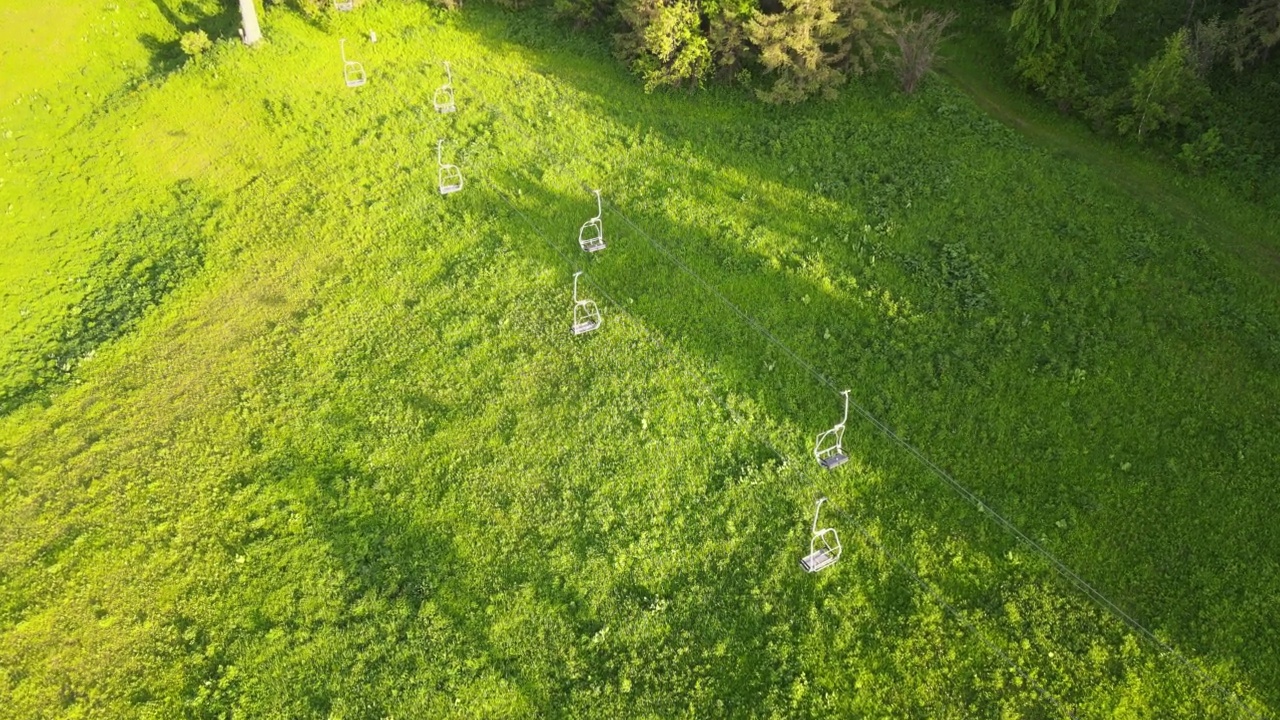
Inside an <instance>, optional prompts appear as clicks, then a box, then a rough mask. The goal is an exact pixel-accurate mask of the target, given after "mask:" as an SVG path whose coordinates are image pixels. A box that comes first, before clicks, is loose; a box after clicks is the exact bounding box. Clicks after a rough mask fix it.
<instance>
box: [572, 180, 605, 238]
mask: <svg viewBox="0 0 1280 720" xmlns="http://www.w3.org/2000/svg"><path fill="white" fill-rule="evenodd" d="M591 192H594V193H595V194H596V216H595V217H593V218H591V219H590V220H588V221H586V222H585V223H583V224H582V229H581V230H579V231H578V245H580V246H582V249H583V250H586V251H587V252H596V251H598V250H603V249H604V224H603V223H602V222H601V220H600V217H601V216H602V215H604V206H603V205H602V204H601V201H600V191H599V190H592V191H591Z"/></svg>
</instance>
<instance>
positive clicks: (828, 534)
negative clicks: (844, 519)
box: [800, 497, 842, 572]
mask: <svg viewBox="0 0 1280 720" xmlns="http://www.w3.org/2000/svg"><path fill="white" fill-rule="evenodd" d="M826 501H827V499H826V498H825V497H820V498H818V505H817V507H815V508H814V509H813V534H812V536H811V537H810V538H809V554H808V555H805V556H804V557H802V558H800V567H802V568H804V571H805V572H818V571H819V570H822V569H823V568H829V567H831V566H832V565H835V564H836V561H837V560H839V559H840V551H841V549H842V548H841V546H840V535H839V533H837V532H836V529H835V528H822V529H821V530H819V529H818V514H819V513H820V512H822V503H824V502H826Z"/></svg>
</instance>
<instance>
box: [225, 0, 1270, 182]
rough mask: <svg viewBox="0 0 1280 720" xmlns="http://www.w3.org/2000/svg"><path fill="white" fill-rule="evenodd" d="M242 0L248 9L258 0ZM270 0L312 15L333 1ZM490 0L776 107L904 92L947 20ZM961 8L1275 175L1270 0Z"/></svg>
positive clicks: (721, 4)
mask: <svg viewBox="0 0 1280 720" xmlns="http://www.w3.org/2000/svg"><path fill="white" fill-rule="evenodd" d="M236 1H238V2H239V3H240V5H241V9H242V12H243V10H244V7H245V5H249V6H250V7H252V4H253V3H252V0H236ZM268 1H270V2H287V3H289V4H291V5H293V6H294V7H295V8H297V9H299V10H301V11H303V12H305V13H307V14H310V15H316V14H319V13H322V12H325V11H327V10H328V9H329V8H330V6H331V0H268ZM366 1H371V0H366ZM430 1H432V2H435V3H437V4H440V5H443V6H445V7H447V8H458V7H460V6H461V3H462V0H430ZM493 1H494V2H496V3H497V4H499V5H501V6H503V7H506V8H508V9H512V10H521V9H525V8H528V7H531V6H535V5H540V6H544V7H548V8H549V9H550V11H551V12H553V13H554V14H555V15H556V16H558V17H560V18H561V19H562V20H564V21H565V22H567V23H569V24H572V25H573V26H574V27H575V28H577V29H579V30H582V31H586V32H594V33H597V34H600V35H604V36H607V37H609V38H610V40H611V43H612V47H613V49H614V53H615V55H616V56H617V57H618V58H619V60H621V61H622V62H624V63H625V64H626V65H627V67H628V68H630V70H631V71H632V72H633V73H635V74H636V75H637V76H638V77H639V78H640V79H641V81H642V82H643V83H644V86H645V88H646V90H650V91H652V90H656V89H659V88H684V89H688V90H694V89H697V88H702V87H705V86H706V85H708V84H711V83H726V84H739V85H742V86H744V87H747V88H750V89H751V90H752V91H753V92H754V93H755V94H756V95H757V96H758V97H759V98H760V99H761V100H763V101H766V102H771V103H799V102H803V101H806V100H809V99H811V98H834V97H835V96H836V95H838V94H839V91H840V88H841V87H843V86H844V85H845V84H846V83H848V82H850V81H851V80H854V79H856V78H861V77H863V76H865V75H867V74H868V73H871V72H873V71H876V70H879V69H882V68H887V69H889V70H890V71H891V72H893V73H894V74H895V76H896V78H897V80H898V82H899V84H900V86H901V88H902V90H903V91H904V92H907V93H911V92H914V91H915V89H916V88H917V87H918V85H919V83H920V81H921V80H922V79H923V78H924V77H925V76H927V75H928V73H929V71H930V69H931V68H932V66H933V64H934V62H935V60H936V58H937V56H938V46H939V45H940V43H941V42H942V40H943V38H944V35H945V34H946V33H947V31H948V26H949V25H951V23H952V22H953V21H954V20H955V19H956V14H955V13H954V12H950V11H948V12H939V11H934V10H922V9H916V10H914V11H909V10H906V9H905V8H904V7H902V6H900V5H899V0H493ZM908 1H910V0H908ZM357 4H359V0H357ZM963 5H964V7H965V12H966V13H974V14H975V15H978V14H984V13H1009V12H1010V11H1011V15H1010V20H1009V22H1008V24H1007V25H1006V26H1005V30H1004V33H1005V44H1006V48H1004V50H1005V51H1006V52H1005V56H1006V58H1007V67H1008V70H1009V71H1010V73H1011V74H1012V75H1013V76H1015V77H1016V78H1017V79H1018V80H1019V81H1020V82H1022V83H1024V84H1025V85H1026V86H1027V87H1028V88H1029V89H1030V90H1032V91H1034V92H1036V93H1038V94H1040V95H1042V96H1043V97H1044V98H1046V99H1047V100H1048V101H1050V102H1051V103H1052V104H1053V105H1054V106H1056V107H1057V108H1058V109H1060V110H1061V111H1063V112H1065V113H1070V114H1074V115H1077V116H1079V117H1081V118H1083V119H1085V120H1086V121H1088V122H1089V123H1091V124H1092V126H1093V127H1094V129H1095V130H1097V131H1100V132H1103V133H1110V134H1114V135H1117V136H1120V137H1123V138H1127V139H1130V140H1132V141H1134V142H1138V143H1143V144H1147V145H1157V146H1160V147H1162V148H1163V149H1164V150H1166V151H1168V152H1169V154H1171V155H1174V156H1176V157H1177V158H1178V159H1179V160H1180V161H1181V162H1182V163H1183V164H1184V165H1185V166H1186V167H1187V168H1188V169H1189V170H1191V171H1193V172H1201V171H1204V170H1206V169H1208V168H1210V167H1214V166H1216V167H1224V166H1230V167H1231V168H1232V169H1233V170H1241V169H1242V170H1243V171H1244V172H1243V175H1245V176H1247V177H1250V178H1257V177H1260V176H1270V175H1275V174H1276V172H1275V170H1274V167H1273V165H1274V164H1276V162H1277V161H1278V160H1280V118H1278V117H1277V115H1278V114H1280V113H1278V112H1277V111H1280V67H1278V66H1280V62H1277V61H1276V55H1280V52H1277V51H1276V46H1277V45H1278V44H1280V0H1012V4H1011V5H1010V2H1009V0H967V2H964V3H963ZM247 19H248V18H247ZM254 25H255V27H254V28H252V29H250V28H248V26H246V30H248V32H247V33H246V41H248V40H249V39H250V37H256V21H255V23H254ZM1250 182H1252V183H1253V188H1254V191H1255V193H1257V192H1263V190H1260V188H1262V187H1264V185H1260V184H1258V183H1257V182H1255V181H1254V180H1252V179H1251V180H1250Z"/></svg>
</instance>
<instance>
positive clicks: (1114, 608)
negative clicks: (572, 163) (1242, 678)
mask: <svg viewBox="0 0 1280 720" xmlns="http://www.w3.org/2000/svg"><path fill="white" fill-rule="evenodd" d="M497 77H498V79H502V78H501V76H497ZM473 92H474V93H476V94H477V95H479V96H480V104H482V105H484V106H487V107H489V109H490V110H491V111H493V112H496V113H500V114H501V110H500V109H498V108H496V107H494V106H493V104H492V103H491V102H489V101H488V99H487V98H486V97H485V96H484V94H483V93H482V92H480V91H479V89H478V88H477V89H474V90H473ZM396 94H397V95H399V91H398V89H397V91H396ZM485 184H486V185H489V186H490V188H491V189H492V190H494V192H495V193H496V194H497V195H498V196H499V197H500V198H501V199H502V200H503V201H504V202H506V204H507V205H508V206H510V207H511V208H512V210H514V211H515V212H516V213H517V214H518V215H519V216H520V217H521V218H522V219H523V220H524V221H525V222H526V224H528V225H529V226H530V227H532V228H533V229H534V230H535V232H537V233H538V234H539V236H541V237H542V239H543V240H544V242H546V243H547V244H548V246H549V247H551V248H552V250H553V251H554V252H555V253H556V254H557V255H559V256H560V258H561V259H562V260H563V261H564V262H565V263H566V264H568V265H569V266H570V267H574V263H573V261H572V260H571V259H570V258H569V257H568V256H567V255H566V254H565V253H564V252H563V251H562V250H561V249H560V248H559V247H558V246H556V245H555V244H554V243H552V242H551V241H550V240H548V239H547V238H546V236H545V235H543V234H542V232H541V230H539V229H538V228H537V226H536V225H534V224H533V222H532V221H531V220H530V219H529V218H528V217H527V216H526V215H525V214H524V213H523V212H522V211H521V210H520V209H519V208H518V207H516V206H515V205H514V204H513V203H512V202H511V200H510V199H509V198H508V197H507V196H506V194H505V193H503V192H502V191H501V190H499V189H498V188H497V186H496V184H493V183H485ZM583 189H584V190H587V191H589V192H593V193H594V192H595V190H594V189H592V188H588V187H586V186H585V185H584V186H583ZM600 202H601V203H602V204H604V201H603V200H601V201H600ZM607 204H608V206H609V209H610V210H611V211H613V212H614V213H615V214H616V215H618V216H619V217H620V218H621V219H622V220H623V221H624V222H626V223H627V225H629V226H630V227H631V228H632V229H633V230H635V231H636V232H637V233H639V234H640V235H641V236H643V237H644V238H645V239H646V240H648V242H649V243H650V244H651V245H652V246H653V247H654V248H655V249H657V250H658V251H659V252H660V253H661V254H662V255H663V256H665V257H667V258H668V259H669V260H671V262H672V263H674V264H675V265H677V266H678V267H680V268H681V269H682V270H683V271H684V272H685V273H686V274H688V275H689V276H690V277H692V278H693V279H694V280H695V281H697V282H698V283H699V284H700V285H702V286H703V288H704V289H705V290H707V291H708V292H710V293H711V294H712V295H714V296H715V297H717V298H718V299H719V300H720V301H721V302H722V303H723V304H724V305H726V306H727V307H728V308H730V310H732V311H733V312H734V313H735V314H736V315H738V316H739V317H740V318H741V319H742V320H743V321H744V322H746V323H747V324H748V325H749V326H751V327H752V328H754V329H755V330H756V331H757V332H759V333H761V334H762V335H764V336H765V337H766V338H767V339H768V340H769V341H770V342H771V343H772V344H774V345H775V346H776V347H777V348H779V349H780V350H781V351H782V352H783V353H785V354H786V355H788V356H789V357H790V358H791V359H792V360H793V361H794V362H795V363H796V364H797V365H799V366H800V367H802V368H804V369H805V370H806V371H807V372H809V373H810V374H811V375H812V376H813V377H814V378H815V379H817V380H818V381H819V382H820V383H821V384H823V385H825V386H826V387H827V388H828V389H830V390H831V391H832V392H833V393H837V394H841V395H843V394H844V391H840V390H839V389H838V386H837V385H836V384H835V383H834V382H832V381H831V380H830V379H828V378H827V377H826V376H825V375H823V374H822V373H821V372H820V371H818V370H817V368H815V367H814V366H813V365H811V364H810V363H809V362H807V361H806V360H805V359H804V358H802V357H801V356H799V355H798V354H797V353H796V352H794V351H793V350H791V348H790V347H788V346H787V345H786V344H785V343H783V342H782V341H781V340H780V339H779V338H778V337H777V336H775V335H774V334H773V333H772V332H770V331H769V330H768V329H767V328H765V327H764V326H763V325H761V324H760V323H759V321H757V320H756V319H755V318H754V317H752V316H751V315H749V314H748V313H746V312H745V311H743V310H742V309H741V308H740V307H738V306H737V305H736V304H735V303H733V302H732V301H731V300H729V299H728V298H727V297H725V295H724V294H723V293H721V292H720V291H719V290H718V289H716V288H715V287H714V286H713V285H711V284H710V283H709V282H707V281H706V280H704V279H703V278H702V276H700V275H699V274H698V273H697V272H695V271H694V270H692V269H691V268H690V267H689V266H688V265H686V264H685V263H684V262H683V261H681V260H680V258H679V257H678V256H676V255H675V254H674V253H673V252H671V251H670V250H669V249H667V248H666V247H665V246H664V245H662V244H661V243H659V242H658V241H657V240H655V239H654V238H653V237H652V236H651V235H650V234H649V233H647V232H645V231H644V230H643V229H641V228H640V227H639V226H637V225H636V224H635V223H634V222H633V221H632V220H631V219H630V218H629V217H628V216H627V215H626V214H625V213H623V212H622V211H621V209H620V208H618V207H617V205H615V204H614V203H612V202H608V203H607ZM585 279H586V280H587V282H588V283H589V284H591V285H592V286H594V287H595V288H596V290H597V291H599V292H600V293H601V295H602V296H603V297H604V298H605V299H606V300H607V301H608V302H609V304H611V305H613V306H614V307H617V308H620V309H622V308H623V306H622V305H620V304H619V303H618V302H617V301H616V300H615V299H614V298H613V297H612V296H611V295H610V294H609V293H608V292H607V291H606V290H605V288H603V287H602V286H601V285H600V283H599V282H598V281H596V280H595V279H594V278H593V277H591V276H587V277H586V278H585ZM624 312H625V309H624ZM659 344H661V343H660V342H659ZM703 386H704V388H707V389H708V390H709V392H711V396H712V397H713V399H715V400H716V402H717V404H719V405H721V407H722V408H724V409H725V410H726V412H728V413H730V415H732V416H733V417H735V418H737V417H738V415H737V413H735V412H734V411H733V410H732V409H731V408H729V407H728V406H726V405H724V404H723V403H721V402H720V401H719V399H718V397H717V396H715V395H714V392H713V391H710V389H709V387H708V386H707V385H706V384H705V383H703ZM849 402H850V405H852V407H853V408H854V409H855V410H856V411H857V412H858V414H859V415H861V416H862V417H864V418H865V419H866V420H867V421H868V422H870V423H872V424H873V425H874V426H875V427H876V428H877V429H879V430H880V431H881V432H883V433H884V434H885V435H886V436H888V437H889V438H890V439H891V440H893V441H894V442H896V443H897V444H898V445H900V446H902V447H903V448H904V449H905V450H907V451H908V452H909V453H910V454H911V455H912V456H913V457H915V458H916V459H917V460H918V461H919V462H921V463H922V464H923V465H925V466H926V467H927V468H928V469H929V470H930V471H932V472H933V473H934V474H935V475H937V476H938V477H939V478H941V479H942V480H943V481H945V482H946V483H947V484H949V485H951V487H952V488H953V489H954V490H955V491H956V492H957V493H958V494H959V495H961V496H962V497H963V498H964V499H966V500H968V501H969V502H970V503H971V504H973V505H974V506H975V507H977V508H978V510H979V511H980V512H982V513H984V514H989V515H990V516H991V517H992V518H994V519H995V520H996V522H997V523H998V524H999V525H1001V526H1002V527H1004V528H1005V529H1006V530H1007V531H1008V532H1009V533H1010V534H1012V535H1013V536H1014V537H1015V538H1016V539H1018V540H1020V541H1021V542H1022V543H1024V544H1025V545H1027V546H1028V547H1030V548H1032V549H1033V550H1034V551H1035V552H1036V553H1037V554H1038V555H1040V556H1041V557H1043V558H1045V559H1046V560H1047V561H1049V563H1050V564H1051V565H1052V566H1053V567H1054V569H1055V570H1056V571H1057V572H1058V574H1059V575H1061V576H1062V577H1064V579H1066V580H1068V581H1069V582H1070V583H1071V584H1072V585H1073V586H1075V587H1076V588H1077V589H1078V590H1080V591H1081V592H1083V593H1085V594H1086V595H1087V596H1089V597H1091V598H1092V599H1094V600H1095V601H1096V602H1098V603H1099V604H1101V605H1102V606H1104V608H1106V609H1108V610H1110V611H1111V612H1113V613H1114V614H1115V615H1117V616H1118V617H1120V618H1121V619H1122V620H1123V621H1125V622H1126V623H1127V624H1128V625H1129V626H1130V627H1132V628H1133V629H1134V630H1136V631H1137V632H1138V633H1139V634H1141V635H1142V636H1144V637H1146V638H1148V639H1149V640H1151V641H1152V642H1153V643H1155V644H1156V646H1157V647H1158V648H1160V649H1161V650H1163V651H1164V652H1166V653H1168V654H1169V655H1171V656H1173V657H1175V658H1177V659H1178V661H1179V662H1180V663H1182V664H1183V665H1184V666H1185V667H1187V668H1189V669H1190V670H1191V671H1192V672H1193V673H1194V674H1195V675H1196V676H1197V677H1199V678H1201V680H1203V681H1205V682H1206V683H1208V684H1209V685H1210V686H1212V687H1214V688H1215V689H1216V690H1217V691H1218V692H1219V694H1220V695H1222V696H1223V697H1224V698H1230V700H1231V701H1232V702H1233V703H1234V704H1235V705H1236V706H1237V707H1238V708H1239V709H1241V710H1243V711H1244V712H1245V713H1247V714H1248V715H1249V716H1251V717H1254V718H1258V719H1259V720H1261V719H1262V718H1263V717H1264V716H1263V715H1262V714H1260V713H1259V712H1258V711H1257V710H1255V709H1254V708H1252V707H1250V706H1249V705H1247V704H1245V702H1244V701H1243V700H1242V699H1241V698H1240V696H1239V695H1238V694H1237V693H1236V692H1234V691H1233V690H1231V689H1230V688H1228V687H1226V686H1225V685H1223V684H1222V683H1221V682H1219V681H1218V680H1217V679H1216V678H1215V677H1213V676H1212V675H1210V674H1209V673H1208V672H1207V671H1206V670H1205V669H1204V668H1203V667H1201V666H1200V665H1199V663H1197V662H1195V661H1193V660H1191V659H1189V658H1187V657H1186V656H1185V655H1183V654H1182V653H1181V652H1179V651H1178V650H1176V649H1175V648H1173V647H1172V646H1170V645H1169V644H1168V643H1166V642H1164V641H1162V640H1161V639H1160V638H1159V637H1158V636H1156V635H1155V633H1153V632H1152V631H1151V630H1149V629H1147V628H1146V627H1145V626H1144V625H1142V624H1141V623H1140V622H1139V621H1138V620H1137V619H1135V618H1134V617H1133V616H1131V615H1129V614H1128V613H1127V612H1125V611H1124V610H1123V609H1121V608H1120V607H1119V606H1118V605H1116V604H1115V603H1114V602H1113V601H1111V600H1110V599H1109V598H1108V597H1106V596H1105V595H1103V594H1102V593H1101V591H1099V590H1097V589H1096V588H1094V587H1093V586H1092V585H1090V584H1089V583H1088V582H1087V581H1085V580H1084V579H1083V578H1081V577H1080V576H1079V575H1078V574H1076V573H1075V572H1074V571H1072V570H1071V569H1070V568H1069V567H1068V566H1067V565H1066V564H1065V563H1063V562H1062V561H1060V560H1058V559H1057V558H1056V557H1055V556H1054V555H1053V554H1052V553H1050V552H1049V551H1048V550H1047V549H1045V548H1044V547H1043V546H1042V545H1040V544H1039V543H1037V542H1036V541H1034V540H1033V539H1031V538H1030V537H1029V536H1027V535H1026V534H1025V533H1024V532H1022V531H1021V530H1020V529H1019V528H1018V527H1017V526H1016V525H1014V524H1013V523H1012V521H1010V520H1009V519H1008V518H1006V517H1004V516H1003V515H1002V514H1000V513H999V512H997V511H996V510H995V509H994V508H992V507H990V506H989V505H987V504H986V503H985V502H983V501H982V500H981V498H979V497H978V496H977V494H976V493H974V492H973V491H971V490H969V489H968V488H966V487H965V486H964V485H962V484H961V483H960V482H959V481H958V480H956V479H955V478H954V477H953V476H952V475H951V474H950V473H948V472H947V471H945V470H943V469H942V468H941V467H939V466H938V465H937V464H936V463H934V462H933V461H932V460H930V459H929V458H928V457H927V456H926V455H924V453H922V452H921V451H920V450H918V449H917V448H915V447H914V446H913V445H911V444H910V443H908V442H907V441H906V440H905V439H903V438H902V437H901V436H900V435H898V434H897V433H896V432H895V431H894V430H893V429H892V428H891V427H890V426H889V425H888V424H887V423H885V422H884V421H882V420H880V419H879V418H877V417H876V416H875V415H873V414H872V413H871V412H870V411H869V410H867V409H866V408H865V407H863V406H862V405H861V404H859V403H857V402H856V401H852V400H850V401H849ZM753 435H754V433H753ZM757 439H760V438H759V437H758V436H757ZM764 442H765V444H766V445H767V446H768V447H769V448H770V449H771V450H772V451H773V452H774V454H775V455H778V456H779V457H780V458H782V460H783V462H784V464H785V463H787V462H789V461H788V459H787V456H786V455H784V454H783V453H781V452H779V451H778V450H777V449H776V448H775V447H774V446H773V444H772V443H769V442H768V441H767V440H765V441H764ZM847 519H848V518H847ZM859 532H860V534H862V535H863V536H864V537H866V538H867V539H868V540H869V541H871V542H876V544H877V546H879V544H878V542H877V541H875V540H874V538H872V537H871V536H870V535H868V534H867V533H866V532H865V531H863V530H859ZM883 552H885V553H886V556H887V553H888V551H887V549H886V550H883ZM895 562H896V561H895ZM899 567H901V568H902V569H904V570H906V571H908V572H911V571H910V569H909V568H907V567H905V566H903V565H901V564H900V563H899ZM912 574H913V575H914V573H912ZM916 580H917V582H918V583H921V584H922V586H923V587H929V586H928V583H927V581H924V580H923V579H921V578H919V577H918V576H916ZM933 594H934V595H935V597H936V598H937V599H938V600H939V602H940V603H943V604H944V606H945V600H943V599H942V598H941V596H940V595H938V594H937V593H936V591H933ZM951 612H952V614H954V615H957V617H960V616H959V615H958V614H956V613H955V612H954V611H951ZM960 619H961V622H963V623H965V624H966V626H968V627H970V629H973V626H972V625H971V624H970V623H968V621H967V620H965V619H963V618H960ZM984 642H985V641H984ZM994 649H995V650H997V651H999V648H994ZM999 652H1000V653H1001V655H1004V653H1003V651H999ZM1004 657H1005V658H1006V659H1008V656H1007V655H1004ZM1019 671H1020V672H1021V669H1020V668H1019ZM1023 676H1024V679H1027V680H1028V681H1030V678H1029V677H1027V676H1026V675H1025V674H1023ZM1042 694H1045V696H1046V697H1052V696H1049V695H1048V694H1047V693H1043V692H1042ZM1054 701H1055V704H1057V705H1059V707H1061V704H1060V703H1058V702H1057V701H1056V699H1054ZM1068 714H1070V713H1068Z"/></svg>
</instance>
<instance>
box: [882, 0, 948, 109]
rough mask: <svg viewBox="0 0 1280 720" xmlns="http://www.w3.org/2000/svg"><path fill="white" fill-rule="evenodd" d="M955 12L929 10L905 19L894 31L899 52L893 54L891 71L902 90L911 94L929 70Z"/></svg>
mask: <svg viewBox="0 0 1280 720" xmlns="http://www.w3.org/2000/svg"><path fill="white" fill-rule="evenodd" d="M955 19H956V14H955V13H954V12H948V13H946V14H945V15H944V14H942V13H938V12H934V11H933V10H929V11H927V12H925V13H924V14H923V15H921V16H920V17H919V18H917V19H913V20H906V21H904V22H903V23H902V24H901V26H900V27H898V28H897V29H895V30H894V31H893V39H894V42H896V43H897V45H898V54H897V55H894V56H892V58H891V59H892V61H893V67H894V71H895V72H896V73H897V75H898V82H900V83H901V84H902V92H904V93H906V94H908V95H910V94H911V93H913V92H915V91H916V86H917V85H919V84H920V80H922V79H923V78H924V76H925V75H927V74H929V70H931V69H932V68H933V61H934V60H935V59H937V54H938V44H939V43H941V42H942V36H943V33H945V32H946V31H947V26H948V25H950V24H951V23H953V22H955Z"/></svg>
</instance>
